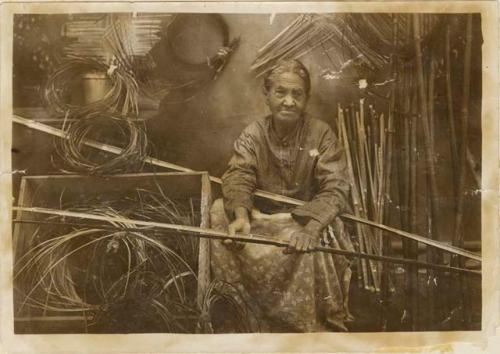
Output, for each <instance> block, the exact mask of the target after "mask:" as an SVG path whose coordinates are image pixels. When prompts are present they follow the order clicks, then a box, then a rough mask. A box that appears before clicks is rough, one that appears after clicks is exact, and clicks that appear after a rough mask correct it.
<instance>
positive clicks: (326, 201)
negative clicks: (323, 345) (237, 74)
mask: <svg viewBox="0 0 500 354" xmlns="http://www.w3.org/2000/svg"><path fill="white" fill-rule="evenodd" d="M222 180H223V184H222V190H223V196H224V202H222V200H220V199H219V200H217V201H216V202H215V203H214V204H213V206H212V209H211V226H212V227H213V228H215V229H218V230H226V229H227V227H228V224H229V222H230V219H231V218H233V217H234V210H235V208H237V207H245V208H247V209H248V210H249V211H250V210H251V209H252V208H257V209H259V210H260V211H264V212H266V213H277V212H284V211H288V212H291V215H290V216H287V217H286V218H285V219H281V216H280V217H279V218H278V219H277V220H273V221H270V222H268V223H265V222H264V223H263V221H262V220H258V219H255V218H253V219H252V224H251V226H252V232H256V233H258V234H260V235H263V236H264V237H269V238H278V239H280V240H282V241H285V242H287V241H289V239H290V235H292V233H293V232H294V231H296V230H300V229H301V228H302V226H301V225H304V224H305V223H306V222H307V221H308V220H309V219H310V218H313V219H315V220H317V221H319V222H320V223H321V224H322V225H323V226H326V225H330V224H332V222H333V221H334V222H333V225H334V229H336V230H335V232H334V233H332V232H329V233H328V234H329V236H330V238H331V242H330V246H331V247H336V248H342V249H348V250H353V247H352V243H351V242H350V238H349V235H347V233H346V232H345V228H344V227H343V224H342V222H341V221H340V219H338V218H335V217H336V216H337V214H338V213H341V212H342V211H343V210H344V208H345V207H346V204H347V197H348V191H349V182H348V180H347V177H346V162H345V158H344V152H343V150H342V148H341V146H340V145H339V142H338V140H337V139H336V137H335V135H334V134H333V132H332V131H331V129H330V128H329V126H328V125H327V124H326V123H324V122H322V121H319V120H315V119H311V118H304V119H303V120H301V121H300V122H299V124H298V125H297V127H296V129H295V131H293V132H292V133H291V134H289V135H288V136H287V137H285V138H284V139H279V138H278V137H277V136H276V134H275V133H274V130H273V127H272V119H271V117H267V118H264V119H262V120H259V121H256V122H254V123H252V124H251V125H249V126H248V127H247V128H246V129H245V130H244V131H243V133H242V134H241V136H240V137H239V138H238V139H237V140H236V142H235V144H234V154H233V157H232V158H231V160H230V162H229V168H228V170H227V171H226V173H225V174H224V176H223V178H222ZM256 188H258V189H263V190H266V191H269V192H274V193H279V194H282V195H286V196H289V197H294V198H298V199H301V200H304V201H306V203H305V204H304V205H302V206H299V207H294V208H293V209H292V210H290V209H288V210H287V209H286V207H285V208H284V207H283V205H278V204H277V203H276V204H275V203H270V202H269V201H266V200H264V199H257V198H256V199H255V200H254V198H253V197H252V194H253V192H254V191H255V189H256ZM228 217H229V218H228ZM292 217H293V218H292ZM334 219H335V220H334ZM329 229H330V230H331V228H329ZM326 235H327V233H325V234H324V235H323V237H325V236H326ZM211 269H212V276H213V278H214V280H221V281H223V282H224V283H225V284H231V286H232V287H234V289H236V290H237V292H238V293H239V294H240V295H239V296H240V297H241V299H243V300H242V301H243V302H244V303H245V304H246V306H247V307H248V308H249V309H250V310H249V311H248V314H249V316H248V317H252V318H254V319H255V321H249V322H250V323H254V325H251V326H250V329H249V330H250V331H260V332H262V331H266V332H267V331H270V332H313V331H327V330H332V329H335V330H346V328H345V326H344V321H345V320H346V319H347V318H348V317H349V312H348V309H347V299H348V291H349V282H350V269H349V261H348V260H347V259H346V258H345V257H343V256H332V255H330V254H326V253H320V252H313V253H294V254H288V255H285V254H283V253H282V250H281V249H280V248H277V247H272V246H265V245H257V244H246V245H245V247H244V248H243V249H242V250H240V251H232V250H229V249H228V248H226V247H225V246H224V245H223V244H222V243H221V242H220V241H212V245H211ZM250 314H251V316H250Z"/></svg>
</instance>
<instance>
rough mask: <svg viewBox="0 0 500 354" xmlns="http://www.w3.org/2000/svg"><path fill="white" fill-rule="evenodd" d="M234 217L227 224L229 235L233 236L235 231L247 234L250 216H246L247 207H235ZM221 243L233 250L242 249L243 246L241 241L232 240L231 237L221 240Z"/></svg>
mask: <svg viewBox="0 0 500 354" xmlns="http://www.w3.org/2000/svg"><path fill="white" fill-rule="evenodd" d="M234 214H235V217H236V218H235V219H234V221H233V222H232V223H230V224H229V226H228V228H227V232H228V234H229V235H230V236H234V235H236V234H237V233H238V234H242V235H248V234H249V233H250V228H251V226H250V218H249V216H248V211H247V209H245V208H243V207H239V208H236V210H235V212H234ZM222 243H223V244H224V245H225V246H226V247H228V248H229V249H231V250H233V251H239V250H242V249H243V248H244V247H245V244H244V243H243V242H237V241H233V240H231V239H226V240H223V241H222Z"/></svg>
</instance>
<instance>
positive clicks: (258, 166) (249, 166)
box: [222, 116, 349, 226]
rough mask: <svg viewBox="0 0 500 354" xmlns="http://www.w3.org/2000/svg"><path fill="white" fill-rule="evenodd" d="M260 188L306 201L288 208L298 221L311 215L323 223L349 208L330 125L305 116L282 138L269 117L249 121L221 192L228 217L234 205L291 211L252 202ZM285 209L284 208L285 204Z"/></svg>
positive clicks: (341, 161)
mask: <svg viewBox="0 0 500 354" xmlns="http://www.w3.org/2000/svg"><path fill="white" fill-rule="evenodd" d="M255 189H262V190H265V191H268V192H273V193H278V194H281V195H285V196H288V197H293V198H297V199H300V200H304V201H306V203H305V204H304V205H301V206H298V207H295V208H294V209H293V210H291V212H292V215H293V216H294V218H295V219H296V220H303V221H304V222H305V221H307V220H308V219H309V218H313V219H315V220H317V221H319V222H320V223H321V225H322V226H326V225H328V224H329V223H331V222H332V220H333V219H334V218H335V217H336V216H337V215H338V214H339V213H341V212H343V210H344V209H345V208H346V206H347V198H348V193H349V182H348V177H347V165H346V160H345V156H344V151H343V148H342V147H341V146H340V144H339V141H338V140H337V138H336V136H335V135H334V133H333V132H332V130H331V129H330V127H329V126H328V125H327V124H326V123H324V122H322V121H320V120H317V119H313V118H309V117H307V116H305V117H304V118H302V119H301V120H300V121H299V122H298V124H297V126H296V128H295V130H294V131H293V132H292V133H290V134H289V135H288V136H286V137H285V138H283V139H279V138H278V136H277V135H276V133H275V131H274V128H273V124H272V118H271V117H270V116H268V117H266V118H264V119H261V120H258V121H255V122H254V123H252V124H250V125H249V126H248V127H247V128H246V129H245V130H244V131H243V132H242V133H241V135H240V136H239V138H238V139H237V140H236V141H235V143H234V153H233V156H232V158H231V160H230V162H229V168H228V169H227V171H226V173H225V174H224V175H223V176H222V192H223V196H224V203H225V208H226V211H227V212H228V215H229V217H230V218H232V217H233V213H234V210H235V208H236V207H238V206H242V207H245V208H246V209H248V210H251V209H252V207H253V206H254V202H255V205H256V207H257V208H258V209H260V210H263V211H266V212H270V213H273V212H280V211H290V210H283V208H284V206H283V205H282V204H281V205H278V204H276V203H272V202H270V201H267V200H255V201H254V198H253V192H254V191H255ZM285 208H286V207H285Z"/></svg>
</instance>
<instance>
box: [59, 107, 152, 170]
mask: <svg viewBox="0 0 500 354" xmlns="http://www.w3.org/2000/svg"><path fill="white" fill-rule="evenodd" d="M64 123H65V121H64ZM62 128H63V130H64V131H65V132H66V139H58V140H56V141H55V147H56V151H57V153H58V155H59V156H60V157H61V158H62V160H63V161H64V162H65V163H66V166H62V167H61V170H62V171H65V170H66V169H68V168H69V169H70V170H71V171H68V172H73V171H76V172H80V173H88V174H112V173H123V172H134V171H141V170H142V168H143V166H144V163H145V159H146V156H148V152H149V148H148V139H147V135H146V130H145V126H144V122H141V121H138V120H134V119H129V118H122V117H120V116H113V115H111V114H102V113H98V114H87V115H86V116H83V117H81V118H80V119H77V120H76V121H73V122H70V123H68V124H63V127H62ZM89 140H90V141H101V140H106V141H107V143H112V145H115V146H119V147H120V148H121V149H122V150H121V152H120V153H119V154H118V155H110V154H109V153H106V152H102V151H96V150H95V149H91V148H89V147H87V146H86V144H87V142H88V141H89Z"/></svg>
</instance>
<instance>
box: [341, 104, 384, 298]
mask: <svg viewBox="0 0 500 354" xmlns="http://www.w3.org/2000/svg"><path fill="white" fill-rule="evenodd" d="M337 117H338V121H337V128H338V132H339V133H338V134H339V139H340V141H341V143H342V145H343V146H344V149H345V152H346V158H347V165H348V172H349V176H350V180H351V183H352V188H351V198H352V204H353V206H354V213H355V215H356V216H358V217H362V218H367V219H370V220H375V221H376V222H381V221H382V219H383V215H384V207H385V203H386V199H387V198H386V193H385V185H386V183H387V179H388V178H390V175H389V172H388V171H387V168H386V166H387V163H388V161H387V159H388V158H389V157H390V154H388V151H387V149H388V146H387V140H388V135H389V134H390V132H389V131H388V129H387V126H388V121H387V118H386V116H384V114H379V113H377V112H376V111H375V109H374V108H373V107H372V106H369V107H365V102H364V99H361V100H360V101H359V105H354V104H352V105H350V106H348V107H345V108H342V107H340V106H339V107H338V115H337ZM356 233H357V237H358V246H359V250H360V251H361V252H366V253H369V254H377V255H382V247H381V244H382V237H381V235H380V234H378V233H377V232H373V230H371V229H370V228H367V227H365V226H362V225H359V224H357V225H356ZM360 269H361V271H360V272H359V273H358V276H360V277H362V281H363V285H364V287H365V288H367V289H374V290H377V291H378V290H380V277H381V274H380V265H379V264H377V262H374V261H366V260H361V261H360Z"/></svg>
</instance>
